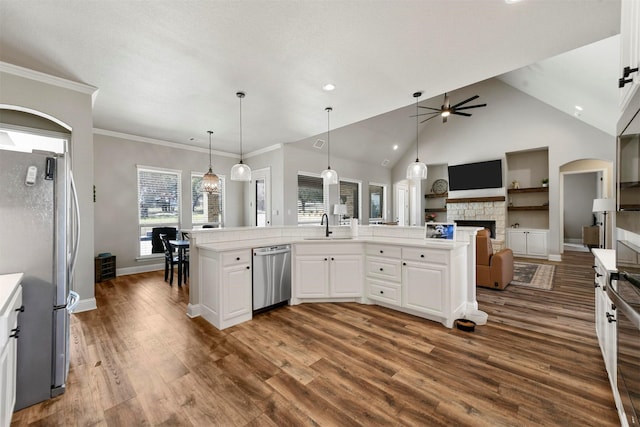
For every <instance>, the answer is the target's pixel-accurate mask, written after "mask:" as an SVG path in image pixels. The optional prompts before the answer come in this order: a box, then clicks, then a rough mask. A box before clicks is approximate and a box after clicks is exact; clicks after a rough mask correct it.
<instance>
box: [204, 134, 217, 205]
mask: <svg viewBox="0 0 640 427" xmlns="http://www.w3.org/2000/svg"><path fill="white" fill-rule="evenodd" d="M207 133H208V134H209V171H208V172H207V173H205V174H204V176H203V177H202V191H205V192H207V193H209V194H219V193H220V178H218V175H216V174H215V173H213V170H212V169H211V135H212V134H213V131H212V130H208V131H207Z"/></svg>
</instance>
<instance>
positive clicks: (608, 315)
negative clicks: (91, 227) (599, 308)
mask: <svg viewBox="0 0 640 427" xmlns="http://www.w3.org/2000/svg"><path fill="white" fill-rule="evenodd" d="M615 321H616V319H615V317H614V316H613V314H611V313H609V312H607V322H609V323H613V322H615Z"/></svg>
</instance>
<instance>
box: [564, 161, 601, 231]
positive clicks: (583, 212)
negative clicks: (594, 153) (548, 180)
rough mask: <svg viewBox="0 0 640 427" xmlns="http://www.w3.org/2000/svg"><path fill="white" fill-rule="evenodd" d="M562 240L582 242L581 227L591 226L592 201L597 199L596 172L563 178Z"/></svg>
mask: <svg viewBox="0 0 640 427" xmlns="http://www.w3.org/2000/svg"><path fill="white" fill-rule="evenodd" d="M564 185H565V191H564V240H565V241H575V240H577V241H582V227H583V226H585V225H592V224H593V212H591V210H592V209H593V199H596V198H597V197H598V174H597V173H596V172H588V173H577V174H567V175H565V177H564Z"/></svg>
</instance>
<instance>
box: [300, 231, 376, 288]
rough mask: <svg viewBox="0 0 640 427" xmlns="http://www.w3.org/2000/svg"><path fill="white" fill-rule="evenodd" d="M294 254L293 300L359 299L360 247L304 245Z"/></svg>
mask: <svg viewBox="0 0 640 427" xmlns="http://www.w3.org/2000/svg"><path fill="white" fill-rule="evenodd" d="M294 250H295V261H294V269H295V274H294V277H295V281H294V289H295V292H294V294H295V297H296V298H298V299H326V298H361V297H362V287H363V286H362V283H363V276H364V274H363V256H362V244H360V243H339V244H331V243H325V242H322V243H314V244H311V243H305V244H298V245H296V246H295V247H294Z"/></svg>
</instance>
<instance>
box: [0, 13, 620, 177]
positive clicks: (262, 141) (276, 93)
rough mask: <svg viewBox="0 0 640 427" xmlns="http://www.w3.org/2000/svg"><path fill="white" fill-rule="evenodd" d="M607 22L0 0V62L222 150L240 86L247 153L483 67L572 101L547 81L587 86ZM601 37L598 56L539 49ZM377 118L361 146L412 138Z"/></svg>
mask: <svg viewBox="0 0 640 427" xmlns="http://www.w3.org/2000/svg"><path fill="white" fill-rule="evenodd" d="M619 22H620V1H619V0H611V1H609V0H607V1H596V0H578V1H563V0H558V1H532V0H524V1H522V2H518V3H514V4H510V3H506V2H505V1H504V0H475V1H467V0H453V1H435V0H434V1H401V0H400V1H399V0H390V1H384V0H383V1H375V2H370V1H252V0H248V1H206V0H200V1H198V0H196V1H188V2H185V1H176V0H168V1H162V0H159V1H124V0H122V1H101V0H96V1H85V0H39V1H37V2H36V1H34V2H28V3H26V2H24V1H22V0H2V1H0V61H3V62H7V63H11V64H14V65H18V66H21V67H26V68H29V69H32V70H36V71H41V72H44V73H47V74H51V75H53V76H57V77H62V78H66V79H70V80H74V81H78V82H82V83H86V84H89V85H93V86H95V87H97V88H98V89H99V93H98V95H97V98H96V102H95V106H94V126H95V127H96V128H99V129H105V130H108V131H112V132H120V133H125V134H132V135H137V136H141V137H147V138H154V139H159V140H164V141H170V142H174V143H180V144H187V145H196V146H199V147H206V146H207V134H206V131H207V130H209V129H211V130H213V131H214V132H215V133H214V148H215V149H216V150H219V151H226V152H230V153H238V152H239V135H240V124H239V100H238V98H237V97H236V96H235V93H236V92H237V91H238V90H243V91H245V92H246V93H247V96H246V98H244V100H243V104H242V108H243V143H244V151H245V153H247V152H249V151H256V150H259V149H261V148H264V147H268V146H271V145H273V144H277V143H288V142H295V141H299V140H302V139H304V138H308V137H310V136H313V135H319V134H322V133H324V132H326V129H327V117H326V113H325V111H324V108H325V107H326V106H328V105H331V106H333V108H334V110H333V113H332V115H331V126H332V128H337V127H342V126H346V125H350V124H354V123H358V122H361V121H362V120H364V119H368V118H370V117H374V116H379V115H383V114H385V113H389V112H393V111H395V110H397V109H399V108H402V107H405V106H407V105H411V104H412V103H413V102H414V99H413V98H412V96H411V95H412V93H413V92H415V91H418V90H420V91H423V93H424V95H423V97H422V98H421V99H423V100H424V105H431V103H430V102H431V101H430V98H433V100H434V101H435V105H434V106H438V105H439V104H438V103H439V102H440V99H441V96H442V94H443V93H444V92H451V91H454V90H455V89H458V88H461V87H464V86H467V85H470V84H472V83H475V82H478V81H482V80H485V79H488V78H491V77H496V76H502V77H501V78H502V79H503V80H504V81H506V82H507V83H509V84H511V85H513V86H514V87H517V88H519V89H521V90H524V91H527V90H529V91H531V93H530V94H531V95H532V96H536V97H539V98H540V99H541V100H543V101H545V102H549V103H552V104H553V103H554V102H556V103H558V104H559V105H558V106H557V108H559V109H560V110H561V111H565V112H567V113H569V114H570V113H571V109H572V108H574V106H575V104H576V103H578V102H583V103H586V102H587V101H586V100H584V101H580V100H575V101H574V100H573V99H574V98H572V97H571V96H569V95H567V96H566V97H563V95H562V92H561V91H562V90H568V91H569V92H570V91H571V90H574V92H575V93H576V94H580V93H582V94H585V96H584V97H583V98H586V92H589V93H593V92H594V88H595V87H596V86H598V87H600V85H602V84H603V83H602V82H600V80H601V79H602V80H604V74H609V73H613V74H614V73H615V69H617V66H618V63H617V62H615V63H614V64H610V62H611V61H615V58H614V59H610V58H613V55H614V54H616V55H617V51H615V49H617V45H615V48H614V47H612V45H613V44H615V43H617V39H616V38H615V37H614V38H610V37H611V36H615V35H616V34H618V32H619ZM603 39H608V40H610V41H609V42H608V44H607V42H606V41H603V42H600V44H596V45H595V46H599V48H600V49H607V52H611V51H614V53H608V54H607V55H611V57H610V56H607V59H606V62H605V61H604V60H603V58H602V57H601V56H599V57H598V56H597V57H596V59H595V60H594V59H593V53H591V54H589V55H591V59H588V61H595V62H594V63H593V64H592V65H591V66H589V65H585V64H583V63H581V65H580V68H579V69H568V70H567V69H565V68H566V67H569V66H568V65H567V64H564V63H562V62H558V60H554V57H557V58H560V57H558V56H557V55H560V54H563V53H565V52H570V51H573V50H574V49H576V48H580V47H582V46H586V45H590V44H592V43H594V42H598V41H600V40H603ZM604 45H606V46H604ZM561 56H562V55H561ZM547 58H551V59H548V60H547V61H543V60H546V59H547ZM580 58H581V59H580V60H585V61H586V60H587V59H584V58H582V57H580ZM572 60H573V61H575V60H576V58H573V59H572ZM592 67H593V68H592ZM602 67H604V68H606V69H602ZM510 72H513V73H512V74H508V75H506V76H503V75H504V73H510ZM592 73H593V74H595V75H596V76H595V77H593V75H592ZM577 76H581V77H580V78H578V77H577ZM545 78H555V82H554V83H549V82H550V81H553V80H545ZM583 78H584V80H586V83H581V85H583V86H580V85H577V84H576V82H577V81H578V80H580V81H581V82H583ZM609 78H610V77H608V76H607V81H609V80H608V79H609ZM594 79H595V80H594ZM613 79H614V82H615V74H614V76H613ZM545 82H546V83H545ZM325 83H333V84H335V86H336V89H335V90H333V91H331V92H327V91H324V90H323V89H322V86H323V85H324V84H325ZM590 83H591V84H590ZM571 88H573V89H571ZM0 90H2V88H0ZM611 93H613V94H615V91H612V92H611ZM606 97H607V102H615V101H609V100H608V97H610V95H606ZM593 99H600V100H603V99H604V98H603V97H602V96H601V95H595V98H593ZM565 101H566V102H568V104H567V105H568V106H563V105H561V104H563V103H566V102H565ZM595 104H603V102H601V103H598V102H594V105H595ZM605 107H606V106H604V105H600V106H599V107H594V108H602V109H605ZM589 108H590V109H589V110H588V111H589V112H588V114H589V115H591V114H593V116H594V117H597V118H598V120H600V121H601V122H604V123H598V120H595V121H592V122H591V124H592V125H594V126H596V127H599V128H601V129H603V127H604V128H606V127H607V126H608V123H609V121H610V120H609V119H608V118H607V117H605V116H603V114H604V113H602V112H600V113H598V112H596V111H593V110H592V109H591V107H589ZM583 115H584V116H586V115H587V111H585V112H584V113H583ZM582 119H583V120H585V121H587V119H586V118H585V117H582ZM614 122H615V119H614V120H613V122H612V124H611V126H613V123H614ZM386 129H387V132H382V131H381V132H372V131H371V130H365V132H366V135H365V136H367V137H369V136H371V147H372V148H371V149H372V152H373V151H374V150H376V149H377V148H376V147H377V146H378V145H380V144H385V146H384V149H385V150H387V149H388V148H387V145H388V143H389V140H391V139H394V138H396V139H397V140H398V141H399V142H400V143H401V144H405V143H406V144H410V143H411V138H408V140H407V141H404V139H407V138H403V137H402V136H399V137H398V136H394V135H391V136H389V135H386V134H387V133H393V132H394V130H393V128H389V127H387V128H386ZM603 130H604V129H603ZM374 133H375V134H376V135H370V134H374ZM378 134H382V135H383V137H377V135H378ZM385 135H386V136H385ZM363 137H364V136H363ZM381 149H382V147H381ZM333 150H334V148H333V147H332V152H333ZM400 151H404V150H400ZM335 154H336V155H340V147H339V146H336V147H335ZM391 160H392V161H391V164H392V163H393V161H394V160H393V159H391Z"/></svg>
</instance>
